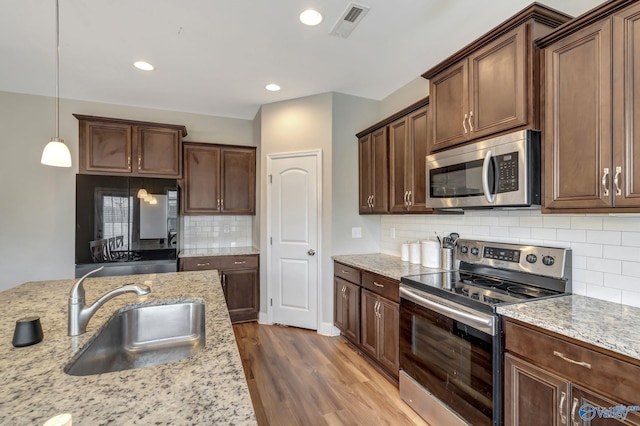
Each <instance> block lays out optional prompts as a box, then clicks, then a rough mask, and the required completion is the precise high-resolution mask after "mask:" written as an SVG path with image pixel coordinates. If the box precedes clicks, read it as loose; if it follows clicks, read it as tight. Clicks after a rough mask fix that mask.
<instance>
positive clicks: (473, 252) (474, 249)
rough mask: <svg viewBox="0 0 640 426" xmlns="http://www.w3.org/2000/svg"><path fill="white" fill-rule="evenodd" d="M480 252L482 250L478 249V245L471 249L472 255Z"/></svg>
mask: <svg viewBox="0 0 640 426" xmlns="http://www.w3.org/2000/svg"><path fill="white" fill-rule="evenodd" d="M478 253H480V250H478V247H473V248H472V249H471V254H472V255H474V256H477V255H478Z"/></svg>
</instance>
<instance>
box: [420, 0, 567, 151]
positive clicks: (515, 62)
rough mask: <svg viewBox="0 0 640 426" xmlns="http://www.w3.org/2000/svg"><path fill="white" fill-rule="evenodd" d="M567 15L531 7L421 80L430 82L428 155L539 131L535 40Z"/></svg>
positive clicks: (560, 22)
mask: <svg viewBox="0 0 640 426" xmlns="http://www.w3.org/2000/svg"><path fill="white" fill-rule="evenodd" d="M569 19H570V16H568V15H565V14H562V13H560V12H557V11H555V10H552V9H548V8H546V7H545V6H542V5H540V4H535V3H534V4H532V5H531V6H529V7H528V8H526V9H525V10H523V11H521V12H520V13H518V14H517V15H515V16H513V17H512V18H510V19H509V20H507V21H505V22H504V23H503V24H501V25H500V26H498V27H496V28H495V29H493V30H492V31H490V32H489V33H487V34H486V35H484V36H483V37H481V38H480V39H478V40H476V41H475V42H473V43H471V44H470V45H468V46H467V47H465V48H464V49H462V50H460V51H459V52H457V53H455V54H454V55H452V56H450V57H449V58H448V59H446V60H445V61H443V62H442V63H440V64H439V65H437V66H435V67H434V68H432V69H430V70H429V71H427V72H426V73H424V74H423V75H422V76H423V77H424V78H426V79H428V80H429V84H430V90H429V96H430V98H431V102H430V104H431V105H430V108H431V115H432V122H431V133H432V138H431V147H430V150H429V152H434V151H438V150H441V149H446V148H450V147H452V146H455V145H459V144H462V143H465V142H469V141H473V140H477V139H481V138H486V137H488V136H492V135H496V134H500V133H505V132H507V131H516V130H522V129H538V128H539V114H540V111H539V106H538V105H539V85H538V78H539V77H538V74H539V60H538V50H537V48H536V46H535V44H534V43H533V40H534V39H536V38H538V37H541V36H544V35H546V34H548V33H550V32H551V31H552V30H553V29H554V28H556V27H558V26H559V25H561V24H563V23H564V22H566V21H568V20H569Z"/></svg>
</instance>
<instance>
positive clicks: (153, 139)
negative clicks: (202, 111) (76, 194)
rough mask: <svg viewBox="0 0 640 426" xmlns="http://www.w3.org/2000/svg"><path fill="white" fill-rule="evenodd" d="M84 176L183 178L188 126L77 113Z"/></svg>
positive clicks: (81, 169)
mask: <svg viewBox="0 0 640 426" xmlns="http://www.w3.org/2000/svg"><path fill="white" fill-rule="evenodd" d="M74 116H75V117H76V118H77V119H78V120H79V130H80V137H79V152H80V158H79V171H80V173H81V174H99V175H129V176H146V177H163V178H180V177H182V138H183V137H185V136H186V135H187V129H186V127H185V126H181V125H173V124H161V123H149V122H142V121H132V120H122V119H117V118H107V117H94V116H88V115H80V114H74Z"/></svg>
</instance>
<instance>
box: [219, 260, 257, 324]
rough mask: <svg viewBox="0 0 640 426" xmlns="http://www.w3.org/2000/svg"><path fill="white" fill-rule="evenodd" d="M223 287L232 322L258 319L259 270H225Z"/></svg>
mask: <svg viewBox="0 0 640 426" xmlns="http://www.w3.org/2000/svg"><path fill="white" fill-rule="evenodd" d="M222 286H223V289H224V295H225V298H226V300H227V308H228V309H229V316H230V317H231V322H243V321H254V320H257V319H258V311H259V310H260V298H259V287H258V270H257V269H237V270H225V271H223V272H222Z"/></svg>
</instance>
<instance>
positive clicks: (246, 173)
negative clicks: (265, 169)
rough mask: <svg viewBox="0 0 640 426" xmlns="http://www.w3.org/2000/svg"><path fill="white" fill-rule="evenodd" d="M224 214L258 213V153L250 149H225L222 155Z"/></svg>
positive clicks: (221, 198)
mask: <svg viewBox="0 0 640 426" xmlns="http://www.w3.org/2000/svg"><path fill="white" fill-rule="evenodd" d="M220 158H221V160H220V163H221V188H222V191H221V195H220V202H221V204H220V206H221V211H222V212H223V213H230V214H236V215H240V214H255V213H256V151H255V149H252V148H248V149H243V148H223V149H221V154H220Z"/></svg>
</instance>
